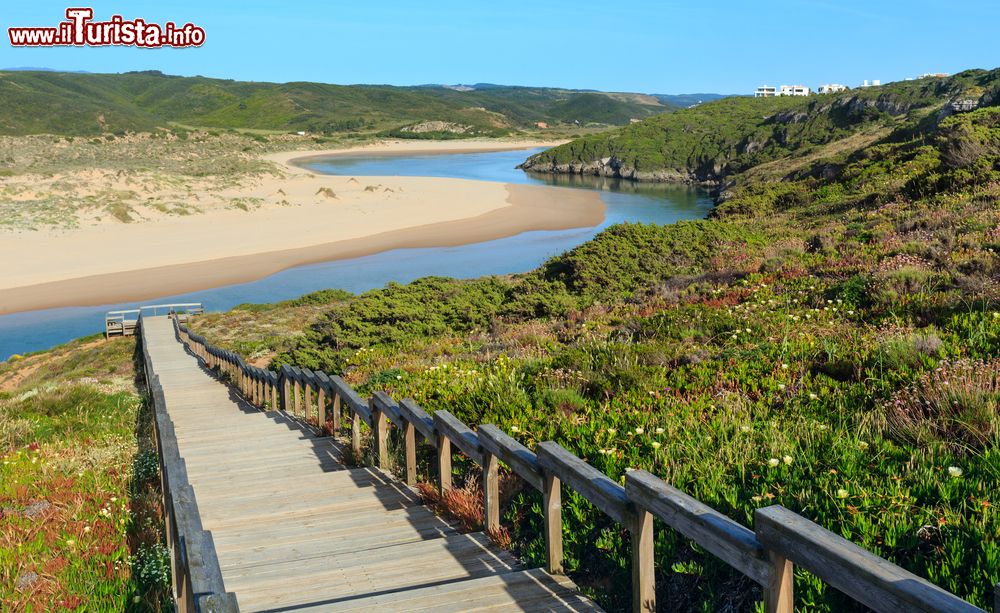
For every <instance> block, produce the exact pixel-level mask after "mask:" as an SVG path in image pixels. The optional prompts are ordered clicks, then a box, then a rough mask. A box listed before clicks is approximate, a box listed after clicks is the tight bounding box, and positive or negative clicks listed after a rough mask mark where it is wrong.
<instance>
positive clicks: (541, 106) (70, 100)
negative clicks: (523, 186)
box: [0, 71, 673, 136]
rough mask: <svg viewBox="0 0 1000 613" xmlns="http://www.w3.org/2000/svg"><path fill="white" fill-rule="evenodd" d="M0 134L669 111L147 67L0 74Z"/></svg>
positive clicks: (644, 99)
mask: <svg viewBox="0 0 1000 613" xmlns="http://www.w3.org/2000/svg"><path fill="white" fill-rule="evenodd" d="M0 106H2V108H3V109H4V112H3V113H2V114H0V134H10V135H23V134H37V133H53V134H97V133H101V132H121V131H144V130H150V129H153V128H155V127H157V126H163V125H165V124H167V123H169V122H175V123H178V124H183V125H192V126H198V127H213V128H223V129H225V128H241V129H242V128H252V129H262V130H280V131H289V130H295V131H298V130H305V131H309V132H317V133H338V132H368V133H376V132H382V131H384V132H388V131H393V130H398V129H399V128H403V127H406V126H408V125H413V124H419V123H422V122H432V121H435V122H446V123H449V124H456V125H459V126H463V128H464V132H463V134H464V135H467V136H476V135H487V136H501V135H505V134H508V133H511V132H516V131H518V130H520V129H522V128H527V127H531V126H533V125H534V124H535V123H536V122H548V123H559V122H565V123H570V124H573V123H580V124H605V125H612V124H624V123H627V122H628V121H629V119H631V118H644V117H649V116H650V115H653V114H656V113H663V112H666V111H669V110H672V108H673V107H672V106H669V105H666V104H663V103H661V102H660V101H659V100H657V99H656V98H653V97H649V96H643V95H641V94H618V93H614V94H609V93H600V92H580V91H575V90H565V89H551V88H529V87H507V86H489V87H483V88H482V89H477V88H472V89H470V90H469V91H459V90H457V89H453V88H448V87H444V86H421V87H393V86H388V85H331V84H325V83H306V82H296V83H256V82H242V81H230V80H222V79H209V78H205V77H176V76H169V75H164V74H161V73H159V72H156V71H147V72H132V73H125V74H85V73H64V72H49V71H0Z"/></svg>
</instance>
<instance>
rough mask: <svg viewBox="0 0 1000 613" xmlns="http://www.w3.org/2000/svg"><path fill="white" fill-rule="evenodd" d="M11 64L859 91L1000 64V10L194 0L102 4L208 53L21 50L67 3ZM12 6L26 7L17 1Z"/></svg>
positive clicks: (983, 5) (851, 1)
mask: <svg viewBox="0 0 1000 613" xmlns="http://www.w3.org/2000/svg"><path fill="white" fill-rule="evenodd" d="M6 4H7V6H5V7H4V9H3V11H2V15H0V22H2V25H3V29H4V32H3V42H2V44H0V67H20V66H42V67H50V68H57V69H64V70H87V71H91V72H122V71H127V70H146V69H157V70H162V71H164V72H167V73H170V74H181V75H196V74H200V75H205V76H210V77H221V78H232V79H240V80H254V81H299V80H303V81H323V82H329V83H390V84H394V85H412V84H420V83H474V82H491V83H503V84H512V85H543V86H558V87H572V88H592V89H602V90H614V91H638V92H649V93H693V92H719V93H747V92H749V91H751V90H752V89H753V88H754V87H755V86H757V85H759V84H762V83H768V84H772V85H777V84H782V83H788V84H792V83H803V84H805V85H809V86H812V87H815V86H816V85H819V84H820V83H828V82H835V83H845V84H847V85H856V84H858V83H860V82H861V80H863V79H881V80H882V81H883V82H886V81H892V80H898V79H902V78H905V77H909V76H915V75H918V74H921V73H925V72H956V71H959V70H962V69H965V68H973V67H978V68H993V67H996V66H1000V45H998V44H997V43H996V24H997V23H998V22H1000V2H996V0H968V1H966V2H962V3H942V2H939V1H931V0H906V1H897V0H867V1H864V2H860V1H855V0H840V1H838V0H774V1H770V0H758V1H754V2H751V1H729V0H700V1H697V2H678V1H670V0H660V1H658V2H657V1H638V2H627V3H621V2H617V3H616V2H606V1H605V2H593V1H590V0H576V1H574V2H566V1H564V0H547V1H545V2H540V1H538V0H534V1H532V2H524V1H521V0H493V1H491V2H480V1H477V0H462V1H451V0H448V1H437V0H423V1H419V0H417V1H414V0H404V1H378V0H361V1H358V0H353V1H351V2H344V1H341V0H328V1H305V0H286V1H283V2H278V1H272V2H264V1H259V0H243V1H239V2H234V1H229V0H200V1H198V2H194V1H191V0H180V1H171V2H162V1H158V2H149V1H130V2H121V1H119V2H91V3H82V2H81V3H77V4H76V5H77V6H79V5H83V6H93V8H94V10H95V18H96V19H98V20H103V19H107V18H109V17H110V16H111V15H112V14H114V13H119V14H122V15H123V16H124V17H125V18H126V19H131V18H136V17H141V18H144V19H146V20H147V21H155V22H164V21H169V20H172V21H175V22H179V23H185V22H188V21H191V22H194V23H196V24H197V25H200V26H202V27H204V28H205V30H206V33H207V42H206V44H205V45H204V46H203V47H201V48H197V49H155V50H154V49H133V48H100V49H95V48H52V49H25V48H12V47H11V46H10V44H9V42H8V41H7V36H6V28H7V27H9V26H49V25H55V24H56V23H57V22H58V21H60V20H61V19H62V18H63V15H64V12H65V9H66V7H67V6H73V5H74V4H70V5H67V4H65V3H54V2H51V1H50V0H34V1H32V2H30V3H28V2H8V3H6ZM12 5H13V6H12Z"/></svg>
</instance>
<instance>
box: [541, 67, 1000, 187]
mask: <svg viewBox="0 0 1000 613" xmlns="http://www.w3.org/2000/svg"><path fill="white" fill-rule="evenodd" d="M998 83H1000V69H997V70H993V71H983V70H971V71H967V72H963V73H961V74H958V75H955V76H952V77H948V78H938V79H934V78H929V79H921V80H918V81H905V82H900V83H893V84H889V85H886V86H883V87H873V88H869V89H860V90H854V91H850V92H844V93H840V94H831V95H823V96H811V97H807V98H798V97H782V98H747V97H731V98H724V99H722V100H716V101H714V102H708V103H705V104H701V105H698V106H696V107H693V108H688V109H682V110H678V111H676V112H674V113H670V114H663V115H658V116H656V117H651V118H649V119H646V120H644V121H642V122H639V123H635V124H633V125H629V126H625V127H623V128H620V129H617V130H613V131H609V132H602V133H600V134H594V135H591V136H586V137H584V138H580V139H577V140H574V141H572V142H570V143H567V144H565V145H562V146H560V147H556V148H554V149H550V150H548V151H545V152H543V153H540V154H538V155H536V156H533V157H532V158H530V159H528V160H527V161H526V162H525V164H524V168H525V169H528V170H532V171H537V172H556V173H575V174H596V175H604V176H620V177H627V178H635V179H643V180H654V181H687V182H715V181H719V180H720V179H723V178H725V177H727V176H729V175H732V174H734V173H738V172H741V171H743V170H746V169H748V168H751V167H753V166H757V165H760V164H763V163H765V162H770V161H774V160H778V159H783V158H789V157H801V156H805V155H808V154H809V153H810V152H811V151H813V150H814V149H815V148H816V147H818V146H821V145H825V144H828V143H832V142H834V141H837V140H839V139H842V138H845V137H848V136H851V135H854V134H858V133H860V132H865V131H874V130H878V129H879V128H883V129H888V128H891V127H898V126H899V125H901V124H902V125H906V124H907V123H909V124H912V125H913V126H916V125H917V124H919V122H921V121H923V120H924V119H926V118H928V117H929V116H933V115H935V114H936V113H937V112H938V111H939V110H940V109H942V108H943V107H944V106H945V105H947V104H949V103H951V102H955V101H957V100H965V99H968V100H970V101H972V102H974V103H975V104H978V105H988V104H995V103H996V100H997V97H998V94H997V84H998Z"/></svg>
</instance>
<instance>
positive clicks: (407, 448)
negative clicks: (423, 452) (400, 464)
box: [403, 419, 417, 485]
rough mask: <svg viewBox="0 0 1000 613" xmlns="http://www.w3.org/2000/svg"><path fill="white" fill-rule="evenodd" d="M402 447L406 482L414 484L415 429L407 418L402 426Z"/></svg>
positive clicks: (415, 457)
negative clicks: (404, 456) (403, 426)
mask: <svg viewBox="0 0 1000 613" xmlns="http://www.w3.org/2000/svg"><path fill="white" fill-rule="evenodd" d="M403 447H404V454H405V455H406V484H407V485H414V484H416V482H417V429H416V427H415V426H414V425H413V424H412V423H411V422H410V420H408V419H407V420H406V427H405V428H403Z"/></svg>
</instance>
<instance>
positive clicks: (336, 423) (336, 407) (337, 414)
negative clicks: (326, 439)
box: [333, 392, 344, 433]
mask: <svg viewBox="0 0 1000 613" xmlns="http://www.w3.org/2000/svg"><path fill="white" fill-rule="evenodd" d="M343 415H344V412H343V410H342V409H341V408H340V393H339V392H334V393H333V431H334V432H335V433H339V432H340V418H341V417H342V416H343Z"/></svg>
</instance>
